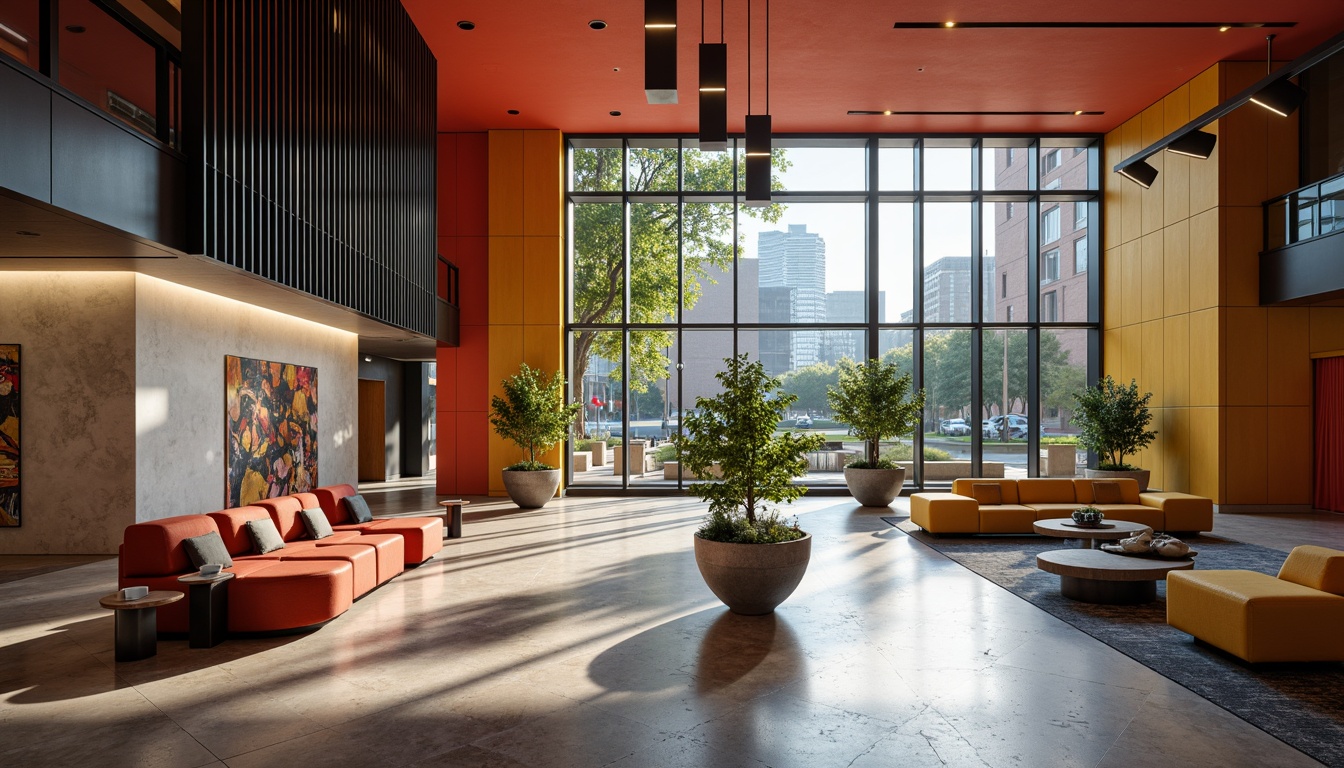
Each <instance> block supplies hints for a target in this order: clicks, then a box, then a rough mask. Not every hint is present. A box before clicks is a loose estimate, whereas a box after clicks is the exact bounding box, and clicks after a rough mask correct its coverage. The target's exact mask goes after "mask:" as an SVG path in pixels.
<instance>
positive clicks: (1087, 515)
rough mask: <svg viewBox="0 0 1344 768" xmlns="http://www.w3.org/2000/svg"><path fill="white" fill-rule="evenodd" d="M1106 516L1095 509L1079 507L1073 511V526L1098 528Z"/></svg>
mask: <svg viewBox="0 0 1344 768" xmlns="http://www.w3.org/2000/svg"><path fill="white" fill-rule="evenodd" d="M1104 519H1106V514H1105V513H1104V512H1102V511H1101V510H1100V509H1097V508H1096V507H1079V508H1078V509H1075V510H1073V524H1074V525H1076V526H1078V527H1080V528H1099V527H1101V521H1102V520H1104Z"/></svg>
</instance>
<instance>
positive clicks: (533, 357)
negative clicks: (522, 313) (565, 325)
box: [522, 325, 564, 374]
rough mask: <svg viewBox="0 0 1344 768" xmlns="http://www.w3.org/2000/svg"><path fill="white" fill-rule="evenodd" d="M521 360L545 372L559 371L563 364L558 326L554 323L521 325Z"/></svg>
mask: <svg viewBox="0 0 1344 768" xmlns="http://www.w3.org/2000/svg"><path fill="white" fill-rule="evenodd" d="M522 360H523V361H524V362H526V363H527V364H528V365H530V366H532V367H533V368H540V369H541V370H543V371H545V372H546V373H547V374H553V373H555V372H556V371H559V370H560V368H561V366H562V365H564V356H563V355H561V346H560V328H559V327H557V326H554V325H525V326H523V348H522Z"/></svg>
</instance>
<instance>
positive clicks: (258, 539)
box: [247, 517, 285, 555]
mask: <svg viewBox="0 0 1344 768" xmlns="http://www.w3.org/2000/svg"><path fill="white" fill-rule="evenodd" d="M247 535H248V536H249V537H251V538H252V548H253V549H255V550H257V554H258V555H264V554H266V553H267V552H274V551H275V550H277V549H284V548H285V540H284V539H283V538H281V537H280V531H279V530H277V529H276V527H275V523H274V522H273V521H272V520H271V519H270V518H269V517H268V518H266V519H264V520H248V521H247Z"/></svg>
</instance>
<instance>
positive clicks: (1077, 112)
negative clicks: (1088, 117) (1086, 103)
mask: <svg viewBox="0 0 1344 768" xmlns="http://www.w3.org/2000/svg"><path fill="white" fill-rule="evenodd" d="M1073 114H1074V115H1081V114H1083V110H1081V109H1079V110H1075V111H1074V113H1073Z"/></svg>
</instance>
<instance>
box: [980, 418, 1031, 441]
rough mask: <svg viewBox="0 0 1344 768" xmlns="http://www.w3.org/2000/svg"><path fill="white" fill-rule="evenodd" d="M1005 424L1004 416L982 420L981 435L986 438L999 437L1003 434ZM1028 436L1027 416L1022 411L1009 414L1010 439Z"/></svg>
mask: <svg viewBox="0 0 1344 768" xmlns="http://www.w3.org/2000/svg"><path fill="white" fill-rule="evenodd" d="M1002 425H1003V416H1002V415H999V416H991V417H989V418H988V419H985V420H984V421H982V422H980V435H981V436H982V437H984V438H986V439H997V438H999V437H1000V436H1001V432H1002ZM1026 436H1027V417H1026V416H1023V415H1022V414H1020V413H1010V414H1008V438H1009V439H1010V440H1020V439H1022V438H1025V437H1026Z"/></svg>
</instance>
